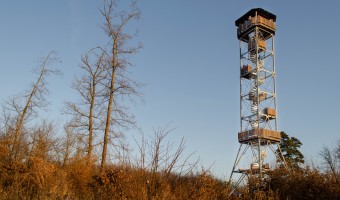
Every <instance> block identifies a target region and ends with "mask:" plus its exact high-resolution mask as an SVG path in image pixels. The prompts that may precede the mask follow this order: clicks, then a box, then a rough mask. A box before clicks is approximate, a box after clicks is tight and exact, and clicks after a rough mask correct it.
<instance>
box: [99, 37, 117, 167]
mask: <svg viewBox="0 0 340 200" xmlns="http://www.w3.org/2000/svg"><path fill="white" fill-rule="evenodd" d="M116 43H117V40H114V43H113V49H112V53H113V59H112V65H111V68H112V72H111V84H110V98H109V102H108V106H107V115H106V124H105V132H104V141H103V152H102V162H101V165H100V169H101V171H102V172H103V171H104V167H105V163H106V154H107V145H108V142H109V133H110V126H111V113H112V106H113V103H114V102H113V101H114V87H115V70H116V66H117V49H116Z"/></svg>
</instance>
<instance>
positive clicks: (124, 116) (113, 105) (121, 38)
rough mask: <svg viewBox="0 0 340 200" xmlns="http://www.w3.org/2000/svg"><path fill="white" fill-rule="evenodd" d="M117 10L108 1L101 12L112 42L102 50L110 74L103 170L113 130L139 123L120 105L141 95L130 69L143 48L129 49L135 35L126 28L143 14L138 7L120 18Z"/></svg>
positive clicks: (108, 79) (107, 88)
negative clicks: (126, 99)
mask: <svg viewBox="0 0 340 200" xmlns="http://www.w3.org/2000/svg"><path fill="white" fill-rule="evenodd" d="M114 8H117V2H116V1H114V0H108V1H105V2H104V7H103V9H102V10H100V12H101V14H102V15H103V17H104V18H105V22H104V24H103V26H102V28H103V30H104V32H105V33H106V35H107V37H108V40H109V42H108V45H106V47H101V49H102V51H103V52H104V54H105V60H106V72H107V74H108V77H107V80H106V85H105V86H106V101H107V109H106V117H105V127H104V138H103V151H102V160H101V170H103V169H104V167H105V163H106V159H107V151H108V143H109V140H110V136H109V134H110V133H111V134H115V130H113V128H112V127H128V126H131V125H132V126H133V125H134V123H135V122H134V118H133V116H132V115H131V114H129V113H128V112H127V109H126V107H124V105H123V104H120V102H119V100H122V99H124V98H128V99H130V100H131V99H132V98H133V96H136V95H137V96H138V95H139V93H138V92H137V90H136V89H137V88H138V87H139V86H140V84H138V83H137V82H136V81H134V80H132V79H130V78H128V77H127V74H128V71H127V68H128V67H129V66H131V63H130V62H129V56H131V55H133V54H135V53H136V52H137V51H138V49H140V48H141V45H140V44H138V45H136V46H133V47H131V46H129V44H130V43H129V42H131V39H132V38H133V35H131V34H128V33H127V32H125V30H124V28H125V27H126V25H127V24H128V23H129V22H130V21H131V20H136V19H138V18H139V17H140V14H141V12H140V10H139V9H138V8H137V7H136V5H135V3H133V4H132V6H131V10H130V11H129V12H121V13H119V14H118V15H117V13H114V12H113V10H114Z"/></svg>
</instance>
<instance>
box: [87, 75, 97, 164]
mask: <svg viewBox="0 0 340 200" xmlns="http://www.w3.org/2000/svg"><path fill="white" fill-rule="evenodd" d="M95 85H96V81H95V79H93V80H92V91H91V92H92V95H91V103H90V113H89V141H88V145H89V147H88V151H87V159H88V161H91V156H92V149H93V146H92V145H93V107H94V103H95V94H96V86H95Z"/></svg>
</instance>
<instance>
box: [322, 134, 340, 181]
mask: <svg viewBox="0 0 340 200" xmlns="http://www.w3.org/2000/svg"><path fill="white" fill-rule="evenodd" d="M319 155H320V156H321V158H322V160H323V161H324V164H326V166H327V168H328V169H329V170H330V172H331V173H332V174H333V176H334V177H335V180H336V181H337V182H338V181H339V178H340V177H339V170H340V168H339V167H340V166H339V164H340V140H338V144H337V147H336V148H334V149H330V148H329V147H327V146H323V147H322V149H321V151H320V152H319Z"/></svg>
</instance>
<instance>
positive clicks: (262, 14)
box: [235, 8, 276, 43]
mask: <svg viewBox="0 0 340 200" xmlns="http://www.w3.org/2000/svg"><path fill="white" fill-rule="evenodd" d="M275 21H276V15H274V14H272V13H270V12H268V11H266V10H264V9H262V8H254V9H251V10H249V11H248V12H247V13H246V14H244V15H243V16H242V17H240V18H239V19H237V20H236V21H235V26H237V27H238V28H237V38H238V39H239V40H242V41H244V42H247V43H248V42H249V40H250V38H249V34H250V33H251V32H253V31H254V29H255V28H256V27H258V28H259V30H260V32H261V33H262V35H263V37H264V38H265V39H268V38H270V37H271V36H272V35H275V29H276V24H275Z"/></svg>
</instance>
